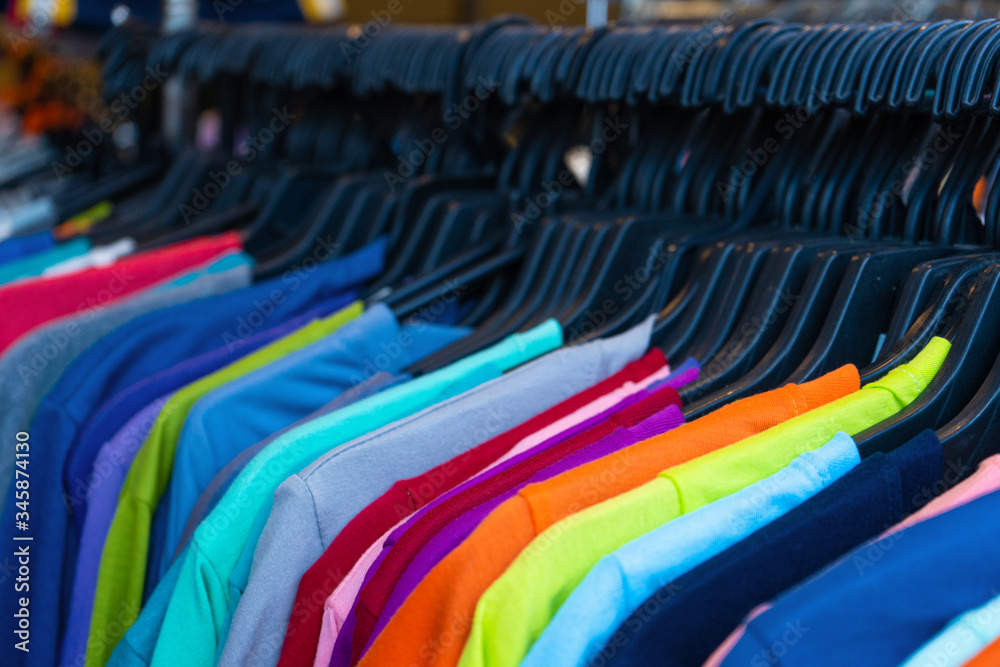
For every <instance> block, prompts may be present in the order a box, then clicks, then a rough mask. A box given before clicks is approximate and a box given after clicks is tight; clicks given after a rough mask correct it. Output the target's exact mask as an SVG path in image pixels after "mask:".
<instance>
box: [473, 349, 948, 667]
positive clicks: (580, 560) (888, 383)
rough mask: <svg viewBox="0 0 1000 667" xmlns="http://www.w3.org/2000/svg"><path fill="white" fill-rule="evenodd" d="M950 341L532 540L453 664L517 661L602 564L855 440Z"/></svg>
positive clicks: (897, 406)
mask: <svg viewBox="0 0 1000 667" xmlns="http://www.w3.org/2000/svg"><path fill="white" fill-rule="evenodd" d="M949 348H950V344H949V343H948V341H946V340H944V339H941V338H934V339H932V340H931V341H930V342H929V343H928V344H927V346H926V347H925V348H924V349H923V350H922V351H921V352H920V353H919V354H918V355H917V356H916V357H915V358H914V359H913V360H912V361H911V362H909V363H907V364H904V365H903V366H901V367H899V368H897V369H894V370H892V371H890V372H889V373H888V374H887V375H886V376H885V377H884V378H882V379H881V380H878V381H876V382H872V383H870V384H868V385H866V386H865V387H863V388H862V389H860V390H859V391H857V392H855V393H854V394H851V395H850V396H846V397H844V398H842V399H839V400H837V401H834V402H832V403H829V404H827V405H825V406H822V407H820V408H816V409H815V410H812V411H810V412H807V413H806V414H804V415H801V416H799V417H795V418H793V419H790V420H789V421H787V422H785V423H783V424H779V425H778V426H775V427H772V428H771V429H768V430H767V431H765V432H763V433H761V434H758V435H756V436H751V437H750V438H747V439H745V440H743V441H741V442H739V443H737V444H736V445H733V446H731V447H729V448H727V449H724V450H719V451H716V452H712V453H710V454H706V455H705V456H702V457H700V458H698V459H695V460H694V461H690V462H688V463H685V464H681V465H680V466H676V467H674V468H671V469H669V470H666V471H664V472H663V473H661V474H660V476H658V477H657V478H656V479H655V480H653V481H651V482H648V483H647V484H645V485H643V486H642V487H638V488H636V489H634V490H633V491H630V492H627V493H625V494H623V495H621V496H618V497H617V498H614V499H612V500H609V501H605V502H604V503H602V504H601V505H598V506H595V507H591V508H588V509H586V510H584V511H582V512H579V513H577V514H575V515H573V516H571V517H569V518H567V519H564V520H563V521H562V522H560V523H558V524H555V525H554V526H552V527H551V528H549V529H548V531H547V532H548V534H547V535H546V534H545V533H543V534H542V535H540V536H539V537H538V538H537V541H539V544H546V546H545V548H544V549H539V548H532V547H529V548H528V549H526V550H525V551H524V552H523V553H522V554H521V555H519V556H518V558H517V559H516V560H515V561H514V563H512V564H511V566H510V567H509V568H508V569H507V571H506V572H505V573H504V574H503V575H502V576H501V577H500V578H499V579H497V580H496V581H495V582H494V583H493V584H492V585H491V586H490V588H489V589H488V590H487V591H486V593H484V594H483V596H482V597H481V598H480V600H479V602H478V604H477V605H476V612H475V616H474V619H473V625H472V630H471V632H470V634H469V639H468V641H467V642H466V644H465V648H464V649H463V652H462V657H461V659H460V661H459V664H460V665H462V666H463V667H471V666H473V665H484V664H489V665H508V664H517V663H518V662H520V660H521V659H523V658H524V655H525V654H526V653H527V651H528V649H529V648H530V646H531V644H532V643H533V642H534V641H535V640H536V639H537V637H538V636H539V635H540V634H541V631H542V630H544V628H545V626H546V625H547V624H548V622H549V621H550V620H551V618H552V614H553V613H554V611H555V610H556V609H558V607H559V606H560V605H561V604H562V602H563V601H565V599H566V596H567V595H568V593H569V592H570V591H571V590H572V588H573V587H575V586H576V585H577V584H578V583H579V582H580V580H582V579H583V577H584V576H585V575H586V573H587V571H589V569H590V568H591V567H593V565H594V564H595V563H596V562H597V560H599V559H600V558H601V557H603V556H605V555H607V554H608V553H610V552H611V551H613V550H614V549H617V548H619V547H621V546H622V545H623V544H625V543H626V542H628V541H629V540H632V539H635V538H636V537H639V536H641V535H643V534H645V533H647V532H649V531H650V530H653V529H654V528H656V527H658V526H660V525H663V524H664V523H666V522H667V521H671V520H673V519H675V518H677V517H678V516H680V515H682V514H684V513H687V512H691V511H693V510H695V509H697V508H699V507H703V506H704V505H706V504H708V503H710V502H714V501H715V500H718V499H720V498H724V497H725V496H727V495H729V494H731V493H733V492H735V491H738V490H739V489H741V488H743V487H745V486H748V485H749V484H752V483H753V482H756V481H759V480H760V479H763V478H764V477H767V476H768V475H770V474H773V473H774V472H776V471H777V470H780V469H781V468H783V467H784V466H786V465H788V463H790V462H791V460H792V459H794V458H795V457H796V456H798V455H799V454H801V453H804V452H806V451H810V450H812V449H815V448H817V447H819V446H821V445H822V444H824V443H825V442H828V441H829V440H830V439H831V438H832V437H833V436H834V435H835V434H836V432H837V431H844V432H845V433H847V434H848V435H853V434H856V433H858V432H860V431H861V430H864V429H865V428H868V427H870V426H872V425H874V424H877V423H878V422H880V421H882V420H884V419H886V418H888V417H890V416H892V415H893V414H895V413H896V412H898V411H899V410H901V409H902V408H904V407H905V406H906V405H908V404H910V403H911V402H912V401H913V400H914V399H915V398H916V397H917V396H918V395H919V394H920V392H921V391H922V390H923V389H924V388H925V387H926V386H927V385H928V384H929V383H930V381H931V380H932V379H933V377H934V375H935V373H937V371H938V369H939V368H940V367H941V364H942V363H943V361H944V358H945V356H946V355H947V353H948V350H949Z"/></svg>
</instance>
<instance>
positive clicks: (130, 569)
mask: <svg viewBox="0 0 1000 667" xmlns="http://www.w3.org/2000/svg"><path fill="white" fill-rule="evenodd" d="M361 312H362V305H361V303H360V302H355V303H353V304H352V305H350V306H348V307H347V308H344V309H342V310H340V311H338V312H337V313H335V314H333V315H331V316H330V317H327V318H324V319H321V320H316V321H314V322H312V323H311V324H308V325H306V326H305V327H303V328H301V329H299V330H298V331H295V332H294V333H292V334H290V335H288V336H285V337H284V338H281V339H279V340H277V341H275V342H274V343H271V344H270V345H268V346H266V347H263V348H261V349H259V350H257V351H256V352H253V353H252V354H249V355H247V356H245V357H243V358H241V359H238V360H236V361H234V362H232V363H231V364H229V365H228V366H225V367H224V368H222V369H220V370H218V371H216V372H215V373H212V374H211V375H208V376H207V377H204V378H202V379H200V380H198V381H196V382H194V383H192V384H190V385H188V386H186V387H184V388H183V389H181V390H180V391H178V392H177V393H176V394H174V395H173V396H172V397H171V398H170V400H169V401H167V403H166V404H165V405H164V406H163V409H162V410H161V411H160V414H159V415H158V416H157V418H156V423H154V424H153V428H152V429H151V430H150V433H149V436H148V437H147V438H146V441H145V442H144V443H143V445H142V447H141V448H140V449H139V452H138V453H137V454H136V457H135V460H134V462H133V465H132V467H131V468H130V469H129V472H128V476H127V477H126V478H125V482H124V484H123V486H122V491H121V493H120V494H119V497H118V508H117V509H116V511H115V516H114V519H113V520H112V522H111V526H110V528H109V529H108V535H107V538H106V539H105V542H104V551H103V553H102V555H101V565H100V568H99V570H98V577H97V592H96V593H95V597H94V618H95V619H96V618H98V617H99V615H101V614H105V613H106V611H105V610H106V609H108V608H117V607H118V606H120V605H135V606H139V605H141V603H142V593H143V590H144V584H145V583H146V567H147V563H148V554H149V539H150V531H151V527H152V521H153V513H154V512H155V511H156V507H157V505H158V503H159V501H160V496H162V494H163V492H164V490H165V489H166V485H167V481H168V480H169V479H170V475H171V472H172V469H173V457H174V452H175V451H176V446H177V436H178V434H179V432H180V430H181V427H182V426H183V424H184V418H185V416H186V415H187V413H188V411H189V410H190V408H191V406H192V405H193V404H194V402H195V401H197V400H198V398H200V397H201V396H203V395H204V394H206V393H207V392H209V391H211V390H212V389H215V388H216V387H220V386H222V385H223V384H225V383H226V382H229V381H231V380H233V379H236V378H238V377H241V376H242V375H245V374H246V373H249V372H251V371H253V370H256V369H258V368H261V367H262V366H265V365H266V364H270V363H272V362H274V361H275V360H277V359H279V358H281V357H282V356H284V355H286V354H289V353H292V352H294V351H295V350H297V349H301V348H303V347H305V346H307V345H309V344H311V343H314V342H315V341H317V340H319V339H320V338H322V337H323V336H329V335H330V334H332V333H333V332H335V331H337V330H338V329H340V328H341V327H342V326H344V325H345V324H347V323H348V322H351V320H354V319H355V318H357V317H359V316H360V315H361Z"/></svg>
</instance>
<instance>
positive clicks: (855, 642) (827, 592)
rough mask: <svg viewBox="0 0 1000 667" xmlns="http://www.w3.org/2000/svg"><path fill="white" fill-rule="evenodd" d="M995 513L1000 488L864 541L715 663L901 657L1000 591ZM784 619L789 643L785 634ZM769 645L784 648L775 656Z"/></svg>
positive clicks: (813, 665)
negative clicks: (791, 633) (890, 534)
mask: <svg viewBox="0 0 1000 667" xmlns="http://www.w3.org/2000/svg"><path fill="white" fill-rule="evenodd" d="M997 512H1000V493H992V494H990V495H988V496H984V497H982V498H979V499H977V500H974V501H972V502H970V503H969V504H967V505H963V506H961V507H958V508H956V509H954V510H952V511H950V512H947V513H945V514H942V515H940V516H937V517H934V518H932V519H929V520H927V521H924V522H922V523H918V524H915V525H913V526H910V527H909V528H907V529H906V530H903V531H901V532H900V533H897V534H896V536H895V538H896V539H894V540H892V541H890V542H884V541H883V542H879V541H877V540H876V541H872V542H869V543H866V544H864V545H861V546H860V547H858V548H857V549H855V550H854V551H852V552H851V553H850V554H848V555H847V556H845V557H844V558H842V559H841V560H840V561H839V562H838V563H837V564H836V565H835V566H833V567H831V568H830V569H828V570H826V571H824V572H823V573H821V574H820V575H818V576H816V577H814V578H812V579H810V580H809V581H808V582H806V583H805V584H803V585H802V586H800V587H799V588H797V589H795V590H793V591H789V592H787V593H786V594H784V595H782V596H781V597H779V598H778V599H777V600H775V602H774V605H773V606H772V607H771V608H770V609H768V610H767V611H765V612H764V613H762V614H760V615H759V616H757V617H756V618H754V619H753V620H752V621H750V623H749V625H748V632H747V633H746V634H744V635H743V636H742V638H741V639H740V640H739V641H738V642H737V643H736V645H735V647H734V648H733V650H732V651H731V652H730V653H729V654H728V655H727V656H726V657H724V658H723V659H722V661H721V664H722V665H723V666H724V667H735V666H736V665H748V664H751V661H752V660H754V659H758V660H759V659H760V658H761V656H764V659H768V658H771V657H774V658H775V660H776V664H780V665H782V667H795V666H796V665H803V666H804V665H809V666H810V667H825V666H826V665H844V664H859V665H860V664H863V665H870V666H871V667H880V666H881V665H893V666H896V665H899V664H900V663H902V662H903V661H905V660H906V659H907V657H909V656H910V655H911V654H912V653H913V652H914V651H916V650H917V649H918V648H919V647H920V646H921V645H922V644H924V643H925V642H927V641H928V640H930V639H931V638H932V637H933V636H934V635H935V634H937V633H938V632H939V631H940V630H941V629H942V628H943V627H945V625H946V624H947V623H948V622H949V621H950V620H951V619H952V618H954V617H955V616H957V615H958V614H960V613H962V612H964V611H966V610H968V609H971V608H973V607H977V606H979V605H983V604H985V603H987V602H988V601H989V600H990V599H992V598H993V597H994V596H995V591H996V590H1000V588H998V587H1000V573H998V572H997V571H996V568H995V567H994V566H993V564H994V563H996V562H997V558H1000V531H995V530H982V527H983V526H985V525H991V524H992V523H993V522H995V521H996V517H997ZM876 557H877V559H878V561H877V562H875V560H874V559H875V558H876ZM915 584H916V585H915ZM789 624H791V626H792V627H793V628H795V629H796V631H795V633H794V639H795V641H794V643H792V642H791V641H783V640H782V635H783V634H784V633H785V632H786V631H787V630H788V628H789ZM872 628H878V632H875V633H873V632H871V629H872ZM774 646H781V647H783V650H782V653H783V655H781V656H780V658H779V657H778V656H777V655H776V651H775V650H774V649H773V648H772V647H774Z"/></svg>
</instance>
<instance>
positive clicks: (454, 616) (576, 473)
mask: <svg viewBox="0 0 1000 667" xmlns="http://www.w3.org/2000/svg"><path fill="white" fill-rule="evenodd" d="M860 386H861V384H860V378H859V376H858V371H857V369H856V368H855V367H854V366H844V367H842V368H839V369H837V370H836V371H833V372H832V373H828V374H826V375H824V376H823V377H821V378H819V379H816V380H813V381H812V382H807V383H805V384H802V385H794V384H790V385H786V386H784V387H781V388H780V389H775V390H773V391H769V392H766V393H763V394H759V395H757V396H751V397H749V398H745V399H742V400H740V401H736V402H735V403H731V404H729V405H726V406H724V407H722V408H719V409H718V410H716V411H715V412H713V413H711V414H708V415H705V416H704V417H702V418H701V419H697V420H695V421H693V422H690V423H688V424H684V425H682V426H679V427H678V428H676V429H674V430H672V431H669V432H667V433H664V434H662V435H658V436H656V437H655V438H650V439H648V440H644V441H643V442H640V443H637V444H635V445H632V446H631V447H627V448H625V449H623V450H619V451H617V452H615V453H614V454H611V455H609V456H605V457H604V458H601V459H598V460H596V461H591V462H590V463H587V464H585V465H582V466H580V467H579V468H574V469H573V470H568V471H566V472H564V473H562V474H560V475H557V476H556V477H553V478H552V479H549V480H546V481H544V482H540V483H537V484H530V485H528V486H526V487H525V488H523V489H521V491H520V492H519V493H518V494H517V495H516V496H514V497H513V498H511V499H509V500H507V501H506V502H504V503H503V504H501V505H500V506H499V507H497V508H496V509H495V510H494V511H493V512H491V513H490V515H489V516H488V517H487V518H486V520H484V521H483V522H482V523H481V524H480V525H479V527H477V528H476V530H475V531H474V532H473V533H472V534H471V535H469V537H468V538H466V540H465V541H464V542H462V544H460V545H459V546H458V548H456V549H455V550H454V551H452V552H451V553H450V554H448V555H447V556H446V557H445V558H444V559H443V560H441V562H440V563H438V564H437V565H436V566H435V567H434V569H433V570H431V572H430V573H429V574H428V575H427V577H426V578H424V580H423V581H421V582H420V585H419V586H417V588H415V589H414V591H413V592H412V593H411V594H410V596H409V597H407V598H406V601H405V602H404V603H403V605H402V606H401V607H400V608H399V610H398V611H397V612H396V614H395V615H394V616H393V617H392V620H390V621H389V623H388V625H386V627H385V629H384V630H383V631H382V633H381V634H380V635H379V636H378V637H377V638H376V640H375V641H374V643H373V644H372V646H371V648H370V649H369V650H368V652H367V653H366V654H365V655H364V657H363V658H362V660H361V662H360V663H359V667H369V666H373V665H456V664H458V660H459V657H460V656H461V654H462V649H463V647H464V646H465V640H466V638H467V637H468V634H469V630H470V628H471V626H472V617H473V614H474V612H475V609H476V603H477V602H478V601H479V598H480V596H482V594H483V592H484V591H485V590H486V589H487V588H489V586H490V585H491V584H492V583H493V581H494V580H495V579H497V578H498V577H499V576H500V575H501V574H503V572H504V570H506V568H507V566H508V565H510V563H511V562H513V561H514V559H515V558H516V557H517V555H518V554H519V553H520V552H521V550H523V549H524V548H525V547H527V546H528V545H529V544H531V545H532V548H539V549H543V548H545V545H544V544H538V543H537V542H534V543H533V540H535V538H536V537H537V536H538V535H539V534H541V532H542V531H544V530H545V529H546V528H548V527H549V526H551V525H553V524H554V523H556V522H557V521H559V520H561V519H563V518H565V517H567V516H569V515H570V514H573V513H575V512H579V511H580V510H583V509H585V508H587V507H590V506H592V505H596V504H597V503H599V502H602V501H604V500H607V499H608V498H612V497H614V496H617V495H619V494H622V493H625V492H626V491H629V490H631V489H634V488H636V487H637V486H640V485H642V484H645V483H646V482H648V481H649V480H651V479H653V478H654V477H656V475H658V474H659V473H660V472H661V471H663V470H666V469H667V468H671V467H673V466H676V465H680V464H681V463H684V462H686V461H690V460H692V459H695V458H697V457H699V456H703V455H705V454H708V453H709V452H712V451H715V450H717V449H720V448H722V447H726V446H728V445H731V444H733V443H736V442H739V441H740V440H743V439H744V438H747V437H749V436H751V435H755V434H757V433H760V432H762V431H765V430H767V429H769V428H771V427H772V426H775V425H777V424H780V423H782V422H784V421H787V420H789V419H791V418H792V417H795V416H797V415H800V414H802V413H804V412H808V411H809V410H812V409H813V408H817V407H819V406H821V405H825V404H827V403H830V402H831V401H834V400H836V399H838V398H841V397H843V396H846V395H848V394H850V393H853V392H855V391H858V389H859V388H860Z"/></svg>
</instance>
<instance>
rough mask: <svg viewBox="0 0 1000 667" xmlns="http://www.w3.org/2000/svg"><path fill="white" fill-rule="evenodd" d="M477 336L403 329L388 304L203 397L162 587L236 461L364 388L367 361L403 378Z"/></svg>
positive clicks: (177, 463) (195, 414) (176, 493)
mask: <svg viewBox="0 0 1000 667" xmlns="http://www.w3.org/2000/svg"><path fill="white" fill-rule="evenodd" d="M470 331H471V330H470V329H468V328H465V327H453V326H443V325H436V324H429V323H420V324H406V325H403V326H400V324H399V323H398V322H397V320H396V317H395V316H394V315H393V313H392V311H391V310H390V309H389V308H388V307H387V306H386V305H385V304H377V305H375V306H373V307H372V308H371V309H369V310H368V311H366V312H365V313H364V314H363V315H362V316H361V317H359V318H358V319H356V320H354V321H353V322H349V323H348V324H346V325H344V326H343V327H342V328H341V329H339V330H338V331H337V332H336V333H335V334H333V335H331V336H327V337H325V338H323V339H321V340H319V341H316V342H315V343H313V344H311V345H308V346H306V347H305V348H303V349H300V350H297V351H296V352H294V353H292V354H290V355H288V356H286V357H283V358H281V359H279V360H277V361H275V362H273V363H270V364H268V365H266V366H264V367H263V368H260V369H258V370H256V371H254V372H252V373H248V374H247V375H245V376H243V377H241V378H238V379H237V380H234V381H232V382H229V383H227V384H225V385H223V386H222V387H219V388H218V389H215V390H213V391H211V392H209V393H208V394H206V395H205V396H203V397H202V398H201V399H199V400H198V402H197V403H195V405H194V406H193V407H192V408H191V410H190V412H189V413H188V416H187V419H186V420H185V421H184V427H183V429H182V430H181V434H180V438H179V439H178V442H177V452H176V455H175V457H174V467H173V474H172V475H171V478H170V484H169V486H168V488H167V492H166V496H165V498H164V500H161V502H160V509H159V511H158V512H157V523H159V522H160V521H161V520H162V521H163V523H164V524H165V525H164V532H165V535H163V534H161V535H160V536H159V537H160V538H161V539H157V537H158V536H157V530H156V526H155V525H154V529H153V536H152V542H151V545H150V556H151V558H152V560H151V563H150V569H151V570H154V571H155V572H156V573H157V581H158V580H159V577H161V576H163V574H165V573H166V571H167V568H169V567H170V558H171V556H173V554H174V552H175V551H176V549H177V545H178V543H179V542H180V539H181V536H182V535H183V533H184V527H185V525H186V524H187V519H188V516H190V514H191V511H192V509H193V508H194V506H195V504H196V503H197V502H198V498H199V496H200V495H201V492H202V491H204V490H205V488H206V487H207V486H208V485H209V484H210V483H211V481H212V479H213V478H214V477H215V475H216V474H217V473H218V472H219V471H220V470H221V469H222V468H223V467H224V466H225V465H226V464H227V463H228V462H229V461H230V460H232V458H233V457H234V456H236V455H237V454H239V453H240V452H241V451H243V450H244V449H246V448H247V447H251V446H252V445H253V444H254V443H257V442H259V441H261V440H262V439H264V438H266V437H268V436H269V435H270V434H272V433H275V432H277V431H280V430H281V429H283V428H285V427H286V426H288V425H290V424H293V423H295V422H296V421H297V420H299V419H301V418H303V417H305V416H307V415H309V414H311V413H313V412H314V411H316V410H317V409H319V408H321V407H322V406H323V405H324V404H326V403H328V402H329V401H331V400H332V399H334V398H336V397H337V396H338V395H340V394H341V393H342V392H344V391H346V390H347V389H349V388H350V387H351V386H353V385H355V384H358V383H360V382H362V381H363V380H364V373H365V369H364V368H363V366H362V365H363V363H364V361H365V360H374V361H375V362H377V363H376V367H377V368H378V369H379V370H382V371H388V372H390V373H397V372H399V371H401V370H402V369H403V368H406V367H407V366H409V365H410V364H412V363H414V362H415V361H417V360H419V359H422V358H424V357H425V356H427V355H428V354H431V353H432V352H435V351H437V350H439V349H441V348H443V347H445V346H446V345H448V344H450V343H453V342H455V341H457V340H459V339H461V338H463V337H464V336H466V335H467V334H468V333H469V332H470ZM403 343H405V345H404V344H403Z"/></svg>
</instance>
